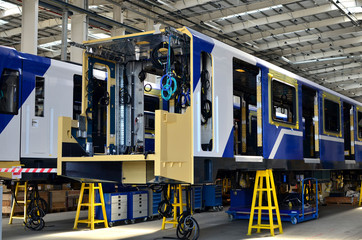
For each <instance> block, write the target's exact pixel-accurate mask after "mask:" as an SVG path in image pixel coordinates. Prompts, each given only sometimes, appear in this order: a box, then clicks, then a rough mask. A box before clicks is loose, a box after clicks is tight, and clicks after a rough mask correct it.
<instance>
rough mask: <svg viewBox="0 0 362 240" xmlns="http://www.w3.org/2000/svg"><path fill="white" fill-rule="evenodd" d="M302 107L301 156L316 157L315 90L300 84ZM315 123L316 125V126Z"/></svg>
mask: <svg viewBox="0 0 362 240" xmlns="http://www.w3.org/2000/svg"><path fill="white" fill-rule="evenodd" d="M302 97H303V100H302V105H303V106H302V107H303V110H302V111H303V132H304V134H303V156H304V158H317V156H316V155H317V154H316V148H315V146H316V144H315V128H316V127H318V124H315V122H314V120H315V119H316V117H318V116H315V111H314V108H315V102H316V97H317V96H316V91H315V90H314V89H312V88H309V87H306V86H302ZM316 125H317V126H316Z"/></svg>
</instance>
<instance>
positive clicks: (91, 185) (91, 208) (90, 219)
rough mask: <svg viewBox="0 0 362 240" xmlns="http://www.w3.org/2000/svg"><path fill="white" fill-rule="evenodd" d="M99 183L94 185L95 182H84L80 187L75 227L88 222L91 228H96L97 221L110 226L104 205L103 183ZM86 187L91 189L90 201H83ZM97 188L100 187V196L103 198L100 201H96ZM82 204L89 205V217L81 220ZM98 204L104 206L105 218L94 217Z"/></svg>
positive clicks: (106, 226)
mask: <svg viewBox="0 0 362 240" xmlns="http://www.w3.org/2000/svg"><path fill="white" fill-rule="evenodd" d="M97 184H98V187H96V186H94V185H95V183H82V187H81V189H80V195H79V200H78V207H77V213H76V215H75V221H74V229H77V227H78V223H87V224H88V227H90V228H91V230H94V224H95V223H104V227H105V228H108V221H107V214H106V207H105V205H104V196H103V189H102V183H97ZM86 189H88V190H89V201H88V203H83V202H82V201H83V195H84V190H86ZM96 189H98V191H99V196H100V199H101V202H100V203H96V202H95V190H96ZM82 206H85V207H88V219H82V220H79V213H80V209H81V207H82ZM96 206H101V207H102V213H103V220H100V219H94V218H95V207H96Z"/></svg>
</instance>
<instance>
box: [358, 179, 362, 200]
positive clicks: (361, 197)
mask: <svg viewBox="0 0 362 240" xmlns="http://www.w3.org/2000/svg"><path fill="white" fill-rule="evenodd" d="M361 202H362V181H361V187H360V190H359V202H358V206H361Z"/></svg>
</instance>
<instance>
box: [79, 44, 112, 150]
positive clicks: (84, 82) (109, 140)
mask: <svg viewBox="0 0 362 240" xmlns="http://www.w3.org/2000/svg"><path fill="white" fill-rule="evenodd" d="M90 57H91V58H92V59H98V60H101V61H105V62H109V63H112V64H114V65H116V62H115V61H111V60H107V59H104V58H101V57H97V56H92V55H90V54H87V53H86V52H85V51H83V75H82V99H83V101H82V113H81V116H86V109H87V107H88V104H89V102H88V93H87V85H88V83H89V79H88V78H89V73H88V71H89V69H88V62H89V58H90ZM95 66H102V67H105V68H106V69H107V74H108V78H107V92H108V94H109V96H110V95H111V87H112V86H115V84H116V79H115V78H112V77H111V76H112V75H111V69H110V68H109V66H108V65H107V64H104V63H100V62H97V61H95V63H94V65H93V70H94V69H95ZM113 71H114V72H115V71H116V69H114V70H113ZM110 111H111V103H110V104H108V106H107V140H106V141H107V146H109V145H110V144H115V138H114V136H113V137H112V136H111V134H110V131H111V127H110V125H111V119H110ZM86 119H87V118H86ZM87 129H88V126H87V125H86V130H87Z"/></svg>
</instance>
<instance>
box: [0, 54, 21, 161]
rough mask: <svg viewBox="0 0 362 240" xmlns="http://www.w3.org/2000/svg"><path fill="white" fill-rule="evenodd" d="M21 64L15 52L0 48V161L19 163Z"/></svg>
mask: <svg viewBox="0 0 362 240" xmlns="http://www.w3.org/2000/svg"><path fill="white" fill-rule="evenodd" d="M21 64H22V60H21V58H20V56H19V54H18V52H17V51H15V50H14V49H11V48H5V47H2V48H0V74H1V75H0V76H1V78H0V153H1V154H0V161H19V153H20V145H19V143H20V118H21V113H20V111H19V109H20V107H21V91H20V89H21V86H22V77H21Z"/></svg>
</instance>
